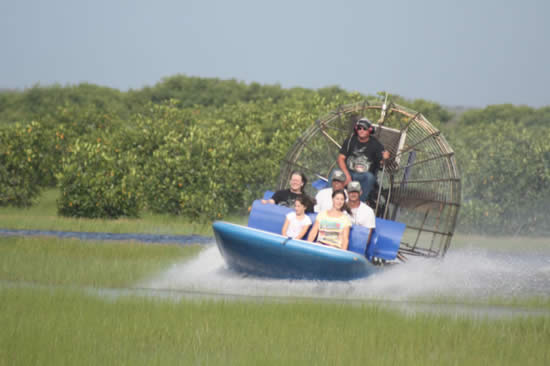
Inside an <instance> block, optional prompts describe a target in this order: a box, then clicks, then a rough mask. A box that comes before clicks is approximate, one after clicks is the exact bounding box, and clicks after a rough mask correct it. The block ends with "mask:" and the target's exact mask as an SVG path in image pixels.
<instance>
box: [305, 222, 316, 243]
mask: <svg viewBox="0 0 550 366" xmlns="http://www.w3.org/2000/svg"><path fill="white" fill-rule="evenodd" d="M318 232H319V221H318V220H315V224H313V227H312V228H311V231H310V232H309V235H308V237H307V241H315V238H316V237H317V233H318Z"/></svg>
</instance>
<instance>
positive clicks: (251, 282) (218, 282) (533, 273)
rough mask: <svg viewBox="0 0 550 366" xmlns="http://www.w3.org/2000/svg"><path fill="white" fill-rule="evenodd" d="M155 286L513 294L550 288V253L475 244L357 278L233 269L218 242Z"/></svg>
mask: <svg viewBox="0 0 550 366" xmlns="http://www.w3.org/2000/svg"><path fill="white" fill-rule="evenodd" d="M139 287H142V288H150V289H155V290H173V291H186V292H197V293H203V294H212V295H216V296H219V295H222V296H224V295H227V296H253V297H265V296H269V297H271V296H276V297H296V298H328V299H346V300H397V301H403V300H408V299H415V298H419V297H422V298H429V297H436V296H451V297H462V296H468V297H477V298H484V297H491V296H498V297H510V296H521V297H523V296H533V295H535V296H548V295H549V294H550V256H549V255H548V251H546V252H545V253H533V252H530V253H527V254H525V253H515V254H510V253H503V252H492V251H489V250H486V249H479V248H469V249H458V250H454V251H451V252H449V253H448V254H447V256H446V257H445V258H444V259H442V260H434V259H423V258H412V259H411V260H410V261H409V262H408V263H407V264H404V265H396V266H392V267H391V268H386V269H385V270H384V271H381V272H379V273H376V274H374V275H371V276H369V277H367V278H364V279H359V280H354V281H309V280H282V279H266V278H257V277H249V276H245V275H243V274H240V273H235V272H233V271H231V270H229V269H227V267H226V265H225V262H224V260H223V258H222V256H221V255H220V253H219V252H218V249H217V248H216V247H215V245H212V246H208V247H207V248H206V249H204V250H203V251H202V252H201V253H200V254H199V255H198V256H197V257H196V258H194V259H192V260H189V261H185V262H182V263H180V264H176V265H173V266H172V267H171V268H169V269H168V270H167V271H165V272H163V273H161V274H160V275H159V276H157V277H156V278H154V279H152V280H150V281H148V282H146V283H142V284H140V285H139Z"/></svg>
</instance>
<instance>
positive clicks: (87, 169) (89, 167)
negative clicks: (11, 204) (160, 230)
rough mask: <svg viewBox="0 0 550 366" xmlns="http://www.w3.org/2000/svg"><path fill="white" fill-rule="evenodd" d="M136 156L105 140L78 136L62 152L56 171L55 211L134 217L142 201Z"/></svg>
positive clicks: (102, 216) (70, 214)
mask: <svg viewBox="0 0 550 366" xmlns="http://www.w3.org/2000/svg"><path fill="white" fill-rule="evenodd" d="M135 161H136V156H135V155H133V153H132V152H131V151H120V150H119V149H118V148H117V147H115V146H113V145H112V143H111V142H110V141H108V140H106V141H105V140H102V138H98V139H97V141H96V142H95V143H91V142H81V141H80V140H77V141H76V142H75V143H74V144H73V145H71V147H70V148H69V150H68V151H67V153H66V154H65V155H64V156H63V169H62V171H61V172H60V173H59V174H58V175H57V178H58V181H59V186H60V188H61V198H60V199H59V201H58V212H59V213H60V214H61V215H64V216H75V217H90V218H98V217H101V218H117V217H121V216H128V217H136V216H137V215H138V214H139V208H140V206H139V204H140V202H141V197H140V196H141V193H140V192H141V191H140V180H141V178H142V176H141V175H140V172H138V170H137V169H136V168H135V166H134V163H135Z"/></svg>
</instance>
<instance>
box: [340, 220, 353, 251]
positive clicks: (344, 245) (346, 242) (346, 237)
mask: <svg viewBox="0 0 550 366" xmlns="http://www.w3.org/2000/svg"><path fill="white" fill-rule="evenodd" d="M350 228H351V226H346V227H345V228H344V231H343V232H342V246H341V248H342V250H348V246H349V230H350Z"/></svg>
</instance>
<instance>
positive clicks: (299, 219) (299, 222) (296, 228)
mask: <svg viewBox="0 0 550 366" xmlns="http://www.w3.org/2000/svg"><path fill="white" fill-rule="evenodd" d="M306 201H307V198H306V197H305V196H298V197H296V201H295V203H294V212H289V213H288V214H287V215H286V219H285V224H284V225H283V230H282V232H281V233H282V234H283V235H284V236H288V237H291V238H293V239H302V238H303V237H304V236H305V235H306V232H307V230H308V229H309V227H310V226H311V219H310V218H309V216H308V215H306V207H307V205H308V202H306Z"/></svg>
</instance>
